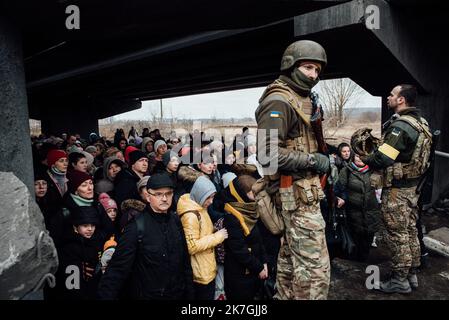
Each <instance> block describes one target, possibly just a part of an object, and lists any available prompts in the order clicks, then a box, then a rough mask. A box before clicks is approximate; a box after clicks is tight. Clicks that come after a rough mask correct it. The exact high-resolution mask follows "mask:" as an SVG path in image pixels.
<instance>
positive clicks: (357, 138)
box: [351, 128, 381, 156]
mask: <svg viewBox="0 0 449 320" xmlns="http://www.w3.org/2000/svg"><path fill="white" fill-rule="evenodd" d="M372 130H373V129H370V128H360V129H358V130H357V131H356V132H354V134H353V135H352V137H351V148H352V150H354V152H355V153H356V154H358V155H359V156H367V155H369V154H371V153H373V152H374V151H376V150H377V148H378V147H379V145H380V143H381V140H380V139H379V138H376V137H375V136H373V135H372V134H371V131H372Z"/></svg>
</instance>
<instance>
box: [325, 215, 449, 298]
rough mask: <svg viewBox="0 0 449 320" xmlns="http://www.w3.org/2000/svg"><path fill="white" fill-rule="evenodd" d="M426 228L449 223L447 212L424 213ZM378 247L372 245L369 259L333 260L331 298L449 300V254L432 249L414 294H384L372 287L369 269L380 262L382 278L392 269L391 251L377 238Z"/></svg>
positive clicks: (435, 227)
mask: <svg viewBox="0 0 449 320" xmlns="http://www.w3.org/2000/svg"><path fill="white" fill-rule="evenodd" d="M422 221H423V224H424V225H425V228H426V231H427V232H430V231H431V230H434V229H437V228H439V227H442V226H449V215H447V214H444V213H443V214H439V213H432V214H423V217H422ZM377 244H378V247H377V248H371V251H370V256H369V258H368V261H367V262H366V263H359V262H353V261H348V260H343V259H339V258H336V259H334V260H333V261H332V273H331V287H330V291H329V299H330V300H446V299H449V258H445V257H442V256H440V255H438V254H435V253H432V252H431V253H430V257H429V266H428V268H424V269H422V270H421V271H420V273H419V274H418V279H419V288H418V290H414V291H412V293H410V294H396V293H395V294H384V293H382V292H379V291H376V290H368V289H367V288H366V286H365V281H366V279H367V277H368V276H369V274H368V273H365V270H366V267H367V266H368V265H378V266H379V268H380V275H381V277H380V278H381V280H383V279H385V278H386V277H387V276H388V273H389V251H388V249H387V248H386V245H385V243H384V242H382V241H381V240H380V241H377Z"/></svg>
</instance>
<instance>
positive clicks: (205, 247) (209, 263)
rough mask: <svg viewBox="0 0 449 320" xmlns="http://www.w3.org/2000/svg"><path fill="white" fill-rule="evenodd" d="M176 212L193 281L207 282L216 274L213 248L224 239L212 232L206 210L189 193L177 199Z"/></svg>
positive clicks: (212, 228)
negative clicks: (189, 257)
mask: <svg viewBox="0 0 449 320" xmlns="http://www.w3.org/2000/svg"><path fill="white" fill-rule="evenodd" d="M177 212H178V214H179V216H180V218H181V222H182V226H183V228H184V234H185V236H186V240H187V247H188V249H189V254H190V256H191V264H192V270H193V281H195V282H197V283H200V284H204V285H205V284H208V283H210V282H211V281H212V280H214V279H215V276H216V275H217V263H216V261H215V250H214V248H215V247H216V246H217V245H218V244H220V243H222V242H223V241H224V237H223V236H221V235H220V234H219V233H214V226H213V225H212V221H211V220H210V217H209V214H208V213H207V210H206V209H204V208H203V207H202V206H200V205H199V204H197V203H196V202H195V201H193V200H192V199H190V194H185V195H183V196H182V197H181V198H180V199H179V202H178V210H177Z"/></svg>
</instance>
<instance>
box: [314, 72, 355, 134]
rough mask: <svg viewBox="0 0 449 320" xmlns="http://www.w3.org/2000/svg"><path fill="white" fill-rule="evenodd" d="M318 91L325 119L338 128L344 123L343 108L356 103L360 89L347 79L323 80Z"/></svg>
mask: <svg viewBox="0 0 449 320" xmlns="http://www.w3.org/2000/svg"><path fill="white" fill-rule="evenodd" d="M320 89H321V90H320V91H321V94H320V99H321V104H322V105H323V108H324V111H325V114H327V119H328V120H330V122H334V124H335V126H336V127H337V128H338V127H339V126H341V125H343V123H344V121H345V114H344V108H345V107H347V106H348V105H350V104H355V103H357V102H358V100H359V99H360V96H361V94H362V89H361V87H360V86H359V85H358V84H357V83H355V82H354V81H352V80H351V79H349V78H340V79H332V80H324V81H322V82H321V83H320Z"/></svg>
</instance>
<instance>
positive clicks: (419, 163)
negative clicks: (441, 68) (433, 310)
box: [356, 84, 432, 293]
mask: <svg viewBox="0 0 449 320" xmlns="http://www.w3.org/2000/svg"><path fill="white" fill-rule="evenodd" d="M416 95H417V93H416V88H415V87H414V86H412V85H408V84H402V85H398V86H396V87H394V88H393V90H392V91H391V93H390V96H389V97H388V99H387V104H388V106H389V108H390V109H393V111H394V112H395V114H394V115H393V116H392V117H391V119H390V120H389V121H387V122H386V123H385V124H384V125H383V130H384V134H383V143H382V144H381V145H380V146H379V148H377V150H375V151H374V152H372V153H370V154H368V155H362V157H361V158H362V161H363V162H364V163H366V164H368V165H369V166H370V167H371V168H373V169H375V170H376V169H380V170H382V171H383V176H382V179H381V180H382V181H381V182H382V186H383V189H382V206H381V211H382V215H383V220H384V222H385V228H386V231H387V233H386V235H387V237H386V238H387V243H388V244H389V246H390V249H391V252H392V273H391V277H390V279H388V280H387V281H384V282H381V283H380V290H381V291H383V292H386V293H393V292H398V293H410V292H411V291H412V289H416V288H417V287H418V278H417V275H416V274H417V268H418V267H419V266H420V258H421V256H420V245H419V241H418V230H417V228H416V221H417V219H418V206H417V202H418V197H419V194H417V192H416V189H417V186H418V183H419V181H420V179H421V176H422V175H423V174H424V173H425V171H426V170H427V168H428V167H429V157H430V153H431V150H430V149H431V144H432V134H431V132H430V128H429V124H428V123H427V121H426V120H425V119H424V118H422V117H421V116H420V112H419V110H418V109H417V108H416V107H414V106H415V100H416ZM356 152H357V150H356Z"/></svg>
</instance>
